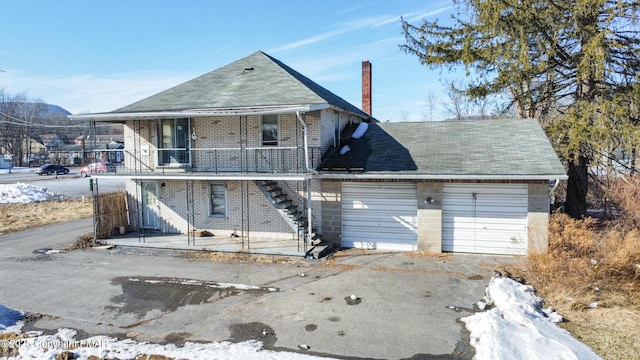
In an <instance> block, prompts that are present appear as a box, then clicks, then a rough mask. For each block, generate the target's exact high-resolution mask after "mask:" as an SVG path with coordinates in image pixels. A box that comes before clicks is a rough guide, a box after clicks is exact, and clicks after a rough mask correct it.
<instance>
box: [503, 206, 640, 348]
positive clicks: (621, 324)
mask: <svg viewBox="0 0 640 360" xmlns="http://www.w3.org/2000/svg"><path fill="white" fill-rule="evenodd" d="M622 223H623V222H620V221H617V222H609V223H604V224H603V223H600V222H598V221H597V220H594V219H585V220H573V219H571V218H569V217H568V216H566V215H564V214H554V215H552V217H551V220H550V227H549V230H550V233H549V251H548V252H547V253H545V254H534V255H530V256H528V257H527V258H526V259H525V260H523V263H522V264H519V265H518V266H517V267H514V268H512V270H513V271H512V272H513V273H514V275H516V274H517V275H518V276H522V277H524V278H525V279H526V281H527V283H529V284H531V285H533V286H534V287H535V288H536V290H537V291H538V294H539V296H541V297H542V298H544V299H545V300H546V302H547V304H549V305H551V306H553V307H554V308H556V309H557V310H558V311H559V312H560V314H561V315H563V316H564V317H565V318H566V319H568V320H569V322H567V323H565V324H563V326H564V327H565V328H566V329H568V330H569V331H571V332H572V333H573V334H574V335H575V336H576V337H577V338H578V339H580V340H582V341H583V342H584V343H586V344H587V345H589V346H591V347H592V348H593V349H594V350H595V351H596V352H598V353H599V354H600V355H601V356H603V357H604V358H606V359H639V358H640V345H638V344H637V343H636V341H635V339H637V338H638V336H640V329H639V328H638V327H637V324H638V321H639V320H640V297H639V296H638V295H637V294H638V291H640V233H638V231H637V230H635V229H633V228H631V227H628V226H623V225H622Z"/></svg>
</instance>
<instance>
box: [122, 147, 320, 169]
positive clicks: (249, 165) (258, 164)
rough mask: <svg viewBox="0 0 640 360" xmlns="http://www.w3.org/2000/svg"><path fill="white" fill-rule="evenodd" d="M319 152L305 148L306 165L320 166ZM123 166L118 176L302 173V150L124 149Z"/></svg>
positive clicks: (258, 148)
mask: <svg viewBox="0 0 640 360" xmlns="http://www.w3.org/2000/svg"><path fill="white" fill-rule="evenodd" d="M321 155H322V154H321V149H320V148H319V147H312V148H309V164H310V166H311V167H312V168H315V167H316V166H318V164H320V157H321ZM124 165H125V166H124V167H123V169H122V170H120V169H119V171H118V173H122V172H126V173H149V172H155V173H168V172H176V171H179V172H209V173H242V174H249V173H271V174H278V173H293V174H302V173H306V172H307V170H306V168H305V156H304V148H302V147H256V148H193V149H157V150H156V151H155V154H154V152H153V151H148V152H146V153H144V152H139V151H138V152H135V153H134V152H132V151H130V149H127V150H125V164H124Z"/></svg>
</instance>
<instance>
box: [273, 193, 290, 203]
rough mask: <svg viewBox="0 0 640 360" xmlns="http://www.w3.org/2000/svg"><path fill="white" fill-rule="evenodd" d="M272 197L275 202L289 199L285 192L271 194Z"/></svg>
mask: <svg viewBox="0 0 640 360" xmlns="http://www.w3.org/2000/svg"><path fill="white" fill-rule="evenodd" d="M273 199H274V200H275V201H276V202H278V203H281V202H283V201H285V200H289V197H288V196H287V194H279V195H276V196H273Z"/></svg>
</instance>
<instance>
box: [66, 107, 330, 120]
mask: <svg viewBox="0 0 640 360" xmlns="http://www.w3.org/2000/svg"><path fill="white" fill-rule="evenodd" d="M330 107H331V106H330V105H329V104H305V105H268V106H245V107H229V108H209V109H187V110H179V111H149V112H129V113H126V112H123V113H118V112H108V113H94V114H78V115H69V118H70V119H72V120H89V121H105V122H121V121H126V120H154V119H175V118H197V117H211V116H247V115H269V114H287V113H295V112H297V111H299V112H310V111H317V110H323V109H328V108H330Z"/></svg>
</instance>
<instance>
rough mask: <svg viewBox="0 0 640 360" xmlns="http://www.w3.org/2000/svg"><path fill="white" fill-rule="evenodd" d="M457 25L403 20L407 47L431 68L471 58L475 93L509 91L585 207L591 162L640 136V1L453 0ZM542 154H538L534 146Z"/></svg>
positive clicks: (570, 195) (574, 201)
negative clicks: (563, 166) (561, 163)
mask: <svg viewBox="0 0 640 360" xmlns="http://www.w3.org/2000/svg"><path fill="white" fill-rule="evenodd" d="M454 3H455V4H456V6H457V12H456V13H455V14H454V15H453V16H452V25H447V22H438V21H435V22H428V21H426V20H425V21H423V22H422V24H420V25H412V24H410V23H408V22H406V21H404V20H403V21H402V26H403V31H404V35H405V44H403V45H401V48H402V49H403V50H404V51H405V52H406V53H408V54H411V55H415V56H417V57H418V58H419V60H420V62H421V63H422V64H424V65H427V66H429V67H432V68H439V67H442V66H445V67H450V68H451V67H456V66H463V67H465V69H466V70H467V74H468V75H469V77H471V78H473V79H474V81H472V82H471V83H470V84H469V85H468V86H467V87H466V88H465V89H464V91H465V92H466V93H467V95H468V96H470V97H471V98H480V97H484V96H487V95H492V94H503V93H508V95H509V96H510V98H511V100H512V102H511V103H510V104H509V105H513V106H515V108H516V109H517V110H518V114H519V116H521V117H524V118H532V117H535V118H538V119H539V120H540V121H541V123H542V124H543V125H544V126H545V128H546V130H547V132H548V134H549V136H550V138H551V140H552V143H553V144H554V146H555V147H556V150H557V151H558V152H559V154H560V155H561V156H562V157H563V158H564V159H565V160H566V163H567V167H568V175H569V180H568V182H567V198H566V212H567V213H568V214H569V215H571V216H572V217H574V218H580V217H582V216H583V215H584V214H585V213H586V195H587V188H588V169H589V164H590V162H591V161H593V160H594V159H596V158H599V157H601V156H603V155H609V154H610V153H611V151H612V150H615V149H620V148H621V147H622V148H624V149H625V150H627V151H629V153H632V154H635V152H636V148H637V145H638V144H639V143H640V142H639V141H640V128H639V125H640V123H639V116H638V115H639V110H638V102H639V101H640V98H639V97H638V95H639V94H640V86H639V81H638V80H640V77H639V75H638V74H639V73H640V37H639V36H638V35H639V22H638V21H640V18H639V15H640V2H639V1H628V0H627V1H624V0H617V1H616V0H577V1H576V0H569V1H564V0H562V1H561V0H494V1H486V0H454ZM532 156H535V154H532Z"/></svg>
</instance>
